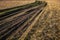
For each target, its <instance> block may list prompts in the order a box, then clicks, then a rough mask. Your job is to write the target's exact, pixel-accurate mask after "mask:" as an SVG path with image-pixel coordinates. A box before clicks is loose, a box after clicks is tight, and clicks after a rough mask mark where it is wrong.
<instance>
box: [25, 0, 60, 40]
mask: <svg viewBox="0 0 60 40" xmlns="http://www.w3.org/2000/svg"><path fill="white" fill-rule="evenodd" d="M47 2H48V6H47V9H46V11H45V12H44V14H43V15H41V17H40V18H39V20H38V22H37V23H36V24H35V25H34V27H33V28H32V30H31V31H30V32H29V33H28V35H27V36H26V38H25V40H60V9H59V8H60V5H59V3H58V2H57V1H52V2H51V1H50V0H49V1H47Z"/></svg>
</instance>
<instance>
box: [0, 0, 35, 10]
mask: <svg viewBox="0 0 60 40" xmlns="http://www.w3.org/2000/svg"><path fill="white" fill-rule="evenodd" d="M32 2H34V1H0V10H1V9H6V8H11V7H16V6H21V5H25V4H29V3H32Z"/></svg>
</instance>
